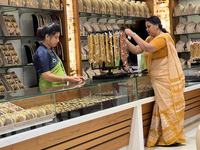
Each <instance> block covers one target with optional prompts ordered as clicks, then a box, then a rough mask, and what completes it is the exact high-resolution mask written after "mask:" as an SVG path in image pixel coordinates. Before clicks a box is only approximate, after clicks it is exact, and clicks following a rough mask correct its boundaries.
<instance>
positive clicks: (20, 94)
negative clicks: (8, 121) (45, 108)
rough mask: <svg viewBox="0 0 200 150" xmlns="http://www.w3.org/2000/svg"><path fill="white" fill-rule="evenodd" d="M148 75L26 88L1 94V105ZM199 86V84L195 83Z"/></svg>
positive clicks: (139, 74) (136, 73) (136, 74)
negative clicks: (43, 89)
mask: <svg viewBox="0 0 200 150" xmlns="http://www.w3.org/2000/svg"><path fill="white" fill-rule="evenodd" d="M198 68H199V69H200V66H193V67H192V68H185V69H184V70H190V69H198ZM147 76H148V75H146V74H143V73H141V72H139V73H138V72H134V73H133V74H125V76H123V77H119V78H114V77H113V78H111V79H87V80H85V81H81V82H80V83H78V84H69V85H68V86H57V87H45V89H46V90H45V91H44V92H41V90H40V88H39V87H34V88H26V89H24V90H17V91H14V92H10V91H9V92H5V93H1V95H0V96H2V97H4V99H3V100H1V101H0V103H3V102H6V101H15V100H20V99H27V98H31V97H37V96H42V95H49V94H55V93H61V92H66V91H71V90H78V89H83V88H90V87H94V86H101V85H106V84H112V83H115V82H123V81H126V80H130V79H137V78H142V77H147ZM194 84H198V83H194ZM194 84H193V83H192V84H188V83H187V81H186V87H188V86H192V85H194ZM0 99H1V98H0Z"/></svg>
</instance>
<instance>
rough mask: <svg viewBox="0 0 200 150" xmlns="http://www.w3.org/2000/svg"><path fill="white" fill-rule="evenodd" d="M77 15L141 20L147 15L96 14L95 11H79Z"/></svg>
mask: <svg viewBox="0 0 200 150" xmlns="http://www.w3.org/2000/svg"><path fill="white" fill-rule="evenodd" d="M79 17H87V18H97V19H118V20H141V19H147V17H137V16H120V15H110V14H97V13H87V12H79Z"/></svg>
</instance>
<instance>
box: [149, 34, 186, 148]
mask: <svg viewBox="0 0 200 150" xmlns="http://www.w3.org/2000/svg"><path fill="white" fill-rule="evenodd" d="M165 39H166V38H165ZM166 42H167V47H168V56H167V57H165V58H164V59H162V60H161V61H160V62H159V63H158V64H157V65H155V66H154V67H153V68H152V69H151V70H149V73H150V76H151V80H152V85H153V88H154V92H155V105H154V108H153V114H152V120H151V126H150V129H149V134H148V138H147V146H148V147H151V146H155V145H170V144H173V143H186V138H185V132H184V127H183V122H184V111H185V99H184V95H183V92H184V88H185V78H184V73H183V71H182V68H181V64H180V61H179V58H178V56H177V52H176V49H175V47H174V45H173V44H172V43H171V42H169V41H168V39H166ZM148 55H152V53H149V54H148ZM148 58H151V56H149V57H148ZM148 60H150V59H148ZM148 60H146V61H147V63H148ZM147 65H148V64H147ZM149 66H150V65H148V69H149Z"/></svg>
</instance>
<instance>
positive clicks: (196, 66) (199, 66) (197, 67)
mask: <svg viewBox="0 0 200 150" xmlns="http://www.w3.org/2000/svg"><path fill="white" fill-rule="evenodd" d="M192 69H200V65H192V66H191V68H189V67H188V66H185V68H184V69H183V70H192Z"/></svg>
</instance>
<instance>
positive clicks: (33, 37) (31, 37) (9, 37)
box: [0, 36, 38, 41]
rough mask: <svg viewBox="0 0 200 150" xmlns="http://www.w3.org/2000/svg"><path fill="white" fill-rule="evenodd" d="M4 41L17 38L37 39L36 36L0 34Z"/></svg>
mask: <svg viewBox="0 0 200 150" xmlns="http://www.w3.org/2000/svg"><path fill="white" fill-rule="evenodd" d="M0 39H3V40H4V41H8V40H19V39H38V38H37V37H36V36H0Z"/></svg>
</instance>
